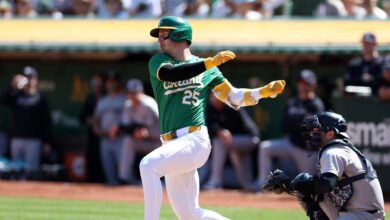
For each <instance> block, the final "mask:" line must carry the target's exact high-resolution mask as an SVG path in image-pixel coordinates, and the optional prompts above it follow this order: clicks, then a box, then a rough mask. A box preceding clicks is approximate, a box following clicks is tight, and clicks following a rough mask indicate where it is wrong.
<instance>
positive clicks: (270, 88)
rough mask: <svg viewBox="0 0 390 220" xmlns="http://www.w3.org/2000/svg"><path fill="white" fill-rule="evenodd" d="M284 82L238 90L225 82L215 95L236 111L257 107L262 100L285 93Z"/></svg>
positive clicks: (277, 81) (216, 88)
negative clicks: (247, 107)
mask: <svg viewBox="0 0 390 220" xmlns="http://www.w3.org/2000/svg"><path fill="white" fill-rule="evenodd" d="M285 85H286V82H285V81H284V80H276V81H272V82H270V83H268V84H267V85H265V86H263V87H260V88H255V89H238V88H235V87H233V86H232V85H231V84H230V83H229V82H228V81H225V82H223V83H221V84H219V85H217V86H216V87H214V88H213V93H214V95H215V96H216V97H217V98H218V99H219V100H221V101H222V102H224V103H226V104H228V105H229V106H231V107H233V108H234V109H239V108H240V107H243V106H251V105H256V104H257V102H258V101H259V99H261V98H269V97H271V98H274V97H276V96H277V95H279V94H280V93H282V92H283V89H284V87H285Z"/></svg>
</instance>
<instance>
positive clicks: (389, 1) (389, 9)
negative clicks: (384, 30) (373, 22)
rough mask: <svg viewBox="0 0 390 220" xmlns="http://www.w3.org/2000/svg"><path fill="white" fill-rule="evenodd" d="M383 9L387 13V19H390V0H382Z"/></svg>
mask: <svg viewBox="0 0 390 220" xmlns="http://www.w3.org/2000/svg"><path fill="white" fill-rule="evenodd" d="M382 8H383V10H384V11H385V12H386V14H387V17H390V0H382Z"/></svg>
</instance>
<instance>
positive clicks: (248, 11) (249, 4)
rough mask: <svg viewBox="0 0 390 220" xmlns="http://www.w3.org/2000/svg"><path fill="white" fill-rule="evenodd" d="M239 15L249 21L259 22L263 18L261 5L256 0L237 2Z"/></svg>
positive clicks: (238, 0)
mask: <svg viewBox="0 0 390 220" xmlns="http://www.w3.org/2000/svg"><path fill="white" fill-rule="evenodd" d="M236 3H237V8H236V11H237V14H238V15H239V16H240V17H242V18H245V19H248V20H259V19H262V18H263V15H262V14H261V3H260V2H258V1H255V0H236Z"/></svg>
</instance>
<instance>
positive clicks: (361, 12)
mask: <svg viewBox="0 0 390 220" xmlns="http://www.w3.org/2000/svg"><path fill="white" fill-rule="evenodd" d="M342 2H343V4H344V8H345V12H342V14H341V16H346V17H354V18H357V19H362V18H364V16H366V14H367V12H366V10H365V9H364V8H362V7H361V6H360V5H361V4H362V3H363V0H342Z"/></svg>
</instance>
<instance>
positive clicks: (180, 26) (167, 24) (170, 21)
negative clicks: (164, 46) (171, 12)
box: [150, 16, 192, 45]
mask: <svg viewBox="0 0 390 220" xmlns="http://www.w3.org/2000/svg"><path fill="white" fill-rule="evenodd" d="M160 30H171V31H170V32H169V35H168V38H169V39H170V40H172V41H175V42H181V41H187V42H188V45H191V42H192V28H191V25H190V24H189V23H188V22H187V21H186V20H184V19H183V18H180V17H176V16H165V17H162V18H161V19H160V22H159V24H158V26H157V27H156V28H153V29H152V30H151V31H150V36H152V37H155V38H158V32H159V31H160Z"/></svg>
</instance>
